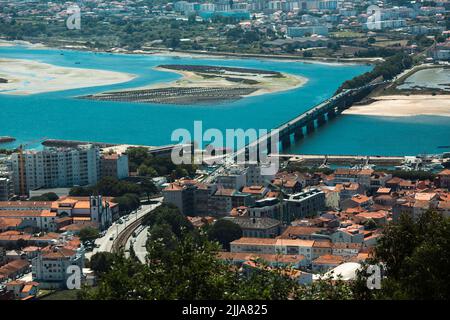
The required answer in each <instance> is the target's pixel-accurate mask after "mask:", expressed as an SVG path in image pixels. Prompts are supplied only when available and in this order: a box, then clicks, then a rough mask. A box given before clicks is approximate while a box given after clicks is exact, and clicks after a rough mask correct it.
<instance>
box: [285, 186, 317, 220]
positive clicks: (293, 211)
mask: <svg viewBox="0 0 450 320" xmlns="http://www.w3.org/2000/svg"><path fill="white" fill-rule="evenodd" d="M286 202H287V213H288V215H289V216H290V217H294V218H304V217H307V216H315V215H317V214H318V213H319V212H320V211H322V210H324V209H325V193H324V192H323V191H322V190H321V189H319V188H313V187H311V188H309V189H305V190H304V191H302V192H299V193H296V194H292V195H290V196H289V198H288V199H287V200H286Z"/></svg>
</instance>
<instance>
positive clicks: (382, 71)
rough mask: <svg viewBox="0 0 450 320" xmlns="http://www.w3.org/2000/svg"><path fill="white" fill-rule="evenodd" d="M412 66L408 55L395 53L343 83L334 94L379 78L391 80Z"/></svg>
mask: <svg viewBox="0 0 450 320" xmlns="http://www.w3.org/2000/svg"><path fill="white" fill-rule="evenodd" d="M412 64H413V61H412V58H411V57H410V56H409V55H407V54H406V53H403V52H400V53H397V54H395V55H394V56H391V57H388V58H387V59H386V60H385V61H383V62H381V63H379V64H378V65H376V66H375V68H374V69H373V70H372V71H369V72H366V73H364V74H362V75H359V76H357V77H355V78H353V79H351V80H347V81H345V82H344V83H343V84H342V85H341V86H340V87H339V89H338V90H337V92H336V93H339V92H341V91H343V90H345V89H352V88H358V87H361V86H363V85H366V84H368V83H370V82H372V81H374V80H375V79H377V78H380V77H381V78H382V79H383V80H391V79H392V78H394V77H395V76H396V75H398V74H400V73H401V72H402V71H404V70H405V69H408V68H410V67H411V66H412Z"/></svg>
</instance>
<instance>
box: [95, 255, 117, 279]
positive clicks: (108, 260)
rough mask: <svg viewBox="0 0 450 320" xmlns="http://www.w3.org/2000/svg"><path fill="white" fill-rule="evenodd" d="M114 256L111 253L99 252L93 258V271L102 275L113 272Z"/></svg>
mask: <svg viewBox="0 0 450 320" xmlns="http://www.w3.org/2000/svg"><path fill="white" fill-rule="evenodd" d="M113 259H114V254H113V253H111V252H97V253H96V254H94V255H93V256H92V257H91V261H90V265H91V269H92V270H93V271H95V272H96V273H99V274H102V273H106V272H108V271H110V270H111V267H112V263H113Z"/></svg>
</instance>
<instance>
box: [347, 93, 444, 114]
mask: <svg viewBox="0 0 450 320" xmlns="http://www.w3.org/2000/svg"><path fill="white" fill-rule="evenodd" d="M342 114H344V115H361V116H376V117H415V116H438V117H450V95H447V94H441V95H424V94H416V95H409V96H407V95H389V96H379V97H374V98H372V101H371V102H369V103H368V104H364V105H354V106H352V107H351V108H349V109H347V110H345V111H343V112H342Z"/></svg>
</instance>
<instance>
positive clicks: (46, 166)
mask: <svg viewBox="0 0 450 320" xmlns="http://www.w3.org/2000/svg"><path fill="white" fill-rule="evenodd" d="M11 166H12V170H13V181H14V189H15V192H16V193H17V194H19V193H26V194H27V193H28V192H29V191H30V190H34V189H37V188H58V187H72V186H77V185H78V186H84V185H93V184H95V183H97V181H98V179H99V177H100V152H99V149H98V148H97V147H95V146H93V145H83V146H78V147H75V148H45V149H44V150H40V151H24V152H23V154H20V153H14V154H13V155H12V156H11ZM22 170H23V172H22ZM22 188H23V190H21V189H22Z"/></svg>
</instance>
